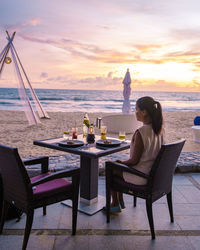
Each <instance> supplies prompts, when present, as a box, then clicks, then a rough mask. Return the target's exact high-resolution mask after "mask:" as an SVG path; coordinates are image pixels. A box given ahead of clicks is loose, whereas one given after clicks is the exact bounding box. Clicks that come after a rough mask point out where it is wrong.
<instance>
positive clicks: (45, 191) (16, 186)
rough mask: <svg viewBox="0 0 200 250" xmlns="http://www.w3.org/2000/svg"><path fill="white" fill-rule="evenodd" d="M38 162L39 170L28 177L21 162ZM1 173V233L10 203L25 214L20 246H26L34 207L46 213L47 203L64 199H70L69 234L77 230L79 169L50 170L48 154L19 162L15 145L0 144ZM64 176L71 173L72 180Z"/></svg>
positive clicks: (30, 163)
mask: <svg viewBox="0 0 200 250" xmlns="http://www.w3.org/2000/svg"><path fill="white" fill-rule="evenodd" d="M38 163H41V164H42V174H40V175H38V176H35V177H33V178H29V176H28V174H27V171H26V168H25V166H24V165H32V164H38ZM0 175H1V178H0V181H1V182H2V186H3V192H2V190H1V193H0V194H1V199H0V201H3V202H1V206H0V208H2V209H1V210H2V215H1V222H0V233H2V230H3V226H4V221H5V218H6V213H7V211H8V207H9V204H14V205H15V206H16V207H17V208H19V209H21V210H22V211H23V212H25V213H26V214H27V218H26V227H25V233H24V241H23V247H22V249H26V246H27V243H28V239H29V235H30V231H31V227H32V222H33V216H34V209H36V208H39V207H43V215H45V214H46V206H47V205H50V204H53V203H56V202H60V201H62V200H66V199H70V200H72V234H73V235H74V234H75V233H76V224H77V209H78V194H79V180H80V169H74V170H64V171H59V172H56V173H49V172H48V157H41V158H39V159H33V160H27V161H25V162H22V160H21V158H20V156H19V154H18V150H17V148H11V147H7V146H4V145H0ZM65 177H72V180H71V181H69V180H67V179H65ZM2 203H3V206H2Z"/></svg>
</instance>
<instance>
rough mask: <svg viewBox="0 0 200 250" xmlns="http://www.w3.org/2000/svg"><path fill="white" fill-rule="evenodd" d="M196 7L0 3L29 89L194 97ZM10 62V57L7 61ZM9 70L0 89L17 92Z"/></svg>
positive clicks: (83, 0)
mask: <svg viewBox="0 0 200 250" xmlns="http://www.w3.org/2000/svg"><path fill="white" fill-rule="evenodd" d="M199 13H200V1H199V0H168V1H161V0H73V1H71V0H42V1H41V0H28V1H27V0H0V51H2V49H3V48H4V46H5V45H6V44H7V39H6V32H5V31H6V30H8V32H9V34H10V35H11V34H12V33H13V32H14V31H16V35H15V38H14V42H13V44H14V46H15V49H16V50H17V52H18V55H19V57H20V59H21V62H22V64H23V66H24V69H25V71H26V73H27V75H28V77H29V80H30V82H31V84H32V86H33V87H34V88H47V89H100V90H120V89H122V88H123V84H122V81H123V78H124V76H125V73H126V70H127V68H129V71H130V74H131V79H132V82H131V88H132V90H140V91H194V92H199V91H200V15H199ZM8 56H10V57H11V55H10V54H9V55H8ZM17 86H18V78H17V75H16V72H15V69H14V63H13V62H12V63H11V64H9V65H5V67H4V69H3V72H2V74H1V78H0V87H17Z"/></svg>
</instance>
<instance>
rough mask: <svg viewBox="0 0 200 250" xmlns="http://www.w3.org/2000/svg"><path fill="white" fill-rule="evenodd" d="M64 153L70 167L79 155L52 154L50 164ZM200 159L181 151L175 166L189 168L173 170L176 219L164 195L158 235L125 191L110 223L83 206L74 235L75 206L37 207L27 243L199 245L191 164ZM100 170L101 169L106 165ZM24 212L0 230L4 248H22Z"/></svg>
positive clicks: (197, 194)
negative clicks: (44, 211)
mask: <svg viewBox="0 0 200 250" xmlns="http://www.w3.org/2000/svg"><path fill="white" fill-rule="evenodd" d="M122 156H124V157H125V156H126V155H123V154H122ZM66 157H67V160H68V163H70V165H71V167H74V166H75V163H77V160H78V159H76V157H74V156H72V155H71V156H70V155H68V156H56V157H50V168H51V170H53V171H55V170H59V169H63V163H64V162H65V165H66ZM115 157H117V156H115V155H112V158H110V157H109V159H111V160H114V159H115ZM118 157H119V155H118ZM199 159H200V158H199V153H182V154H181V157H180V159H179V163H178V166H179V169H178V168H177V170H178V171H179V172H180V169H181V168H182V170H184V171H182V172H186V170H188V171H187V173H184V174H183V173H181V174H180V173H178V174H175V176H174V180H173V206H174V223H170V219H169V212H168V207H167V203H166V198H165V197H163V198H162V199H160V200H158V201H157V202H155V203H154V205H153V213H154V224H155V229H156V240H154V241H152V240H151V236H150V231H149V224H148V220H147V216H146V208H145V202H144V201H143V200H142V199H138V204H137V207H136V208H134V207H133V205H132V204H133V201H132V197H131V196H127V195H125V203H126V209H124V210H122V212H121V213H119V214H116V215H112V216H111V222H110V223H109V224H107V223H106V216H105V214H103V212H101V211H100V212H98V213H97V214H95V215H93V216H88V215H85V214H83V213H80V212H79V213H78V222H77V234H76V236H71V208H69V207H67V206H64V205H63V204H61V203H57V204H55V205H51V206H48V207H47V215H46V216H43V215H42V209H37V210H35V217H34V221H33V226H32V231H31V235H30V238H29V242H28V247H27V249H41V250H45V249H48V250H49V249H51V250H52V249H56V250H59V249H62V250H65V249H68V250H70V249H73V250H75V249H78V250H81V249H83V250H87V249H91V250H98V249H100V250H102V249H105V250H107V249H108V250H110V249H115V250H118V249H119V250H122V249H127V250H129V249H130V250H134V249H137V250H138V249H142V250H143V249H144V250H146V249H154V250H160V249H163V250H168V249H170V250H171V249H180V250H184V249H185V250H190V249H196V250H199V249H200V173H194V172H193V173H190V171H191V169H192V170H194V169H196V170H197V171H198V170H199V163H200V162H199ZM69 160H70V161H69ZM103 160H105V159H103ZM103 160H102V161H103ZM102 161H100V165H101V164H102ZM55 164H57V167H56V169H55ZM102 168H103V167H102ZM30 170H37V169H29V171H30ZM101 172H102V173H103V170H102V171H101ZM99 194H101V195H103V196H105V177H104V176H99ZM25 218H26V216H25V215H24V214H23V215H22V219H21V221H20V222H16V221H15V220H10V221H7V222H6V223H5V226H4V231H3V234H2V235H0V249H1V250H11V249H12V250H13V249H15V250H18V249H21V246H22V241H23V233H24V231H23V229H24V227H25Z"/></svg>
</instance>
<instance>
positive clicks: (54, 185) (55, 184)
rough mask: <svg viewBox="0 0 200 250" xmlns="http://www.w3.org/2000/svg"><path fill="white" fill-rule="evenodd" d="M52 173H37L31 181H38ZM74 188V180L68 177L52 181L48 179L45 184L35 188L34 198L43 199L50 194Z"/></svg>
mask: <svg viewBox="0 0 200 250" xmlns="http://www.w3.org/2000/svg"><path fill="white" fill-rule="evenodd" d="M47 175H50V173H45V174H41V175H37V176H35V177H32V178H31V182H33V181H37V180H39V179H41V178H43V177H45V176H47ZM71 188H72V182H71V181H68V180H66V179H63V178H60V179H55V180H52V181H48V182H46V183H43V184H39V185H37V186H35V187H34V188H33V194H34V199H41V198H44V197H47V196H50V195H55V194H57V193H61V192H68V191H70V189H71Z"/></svg>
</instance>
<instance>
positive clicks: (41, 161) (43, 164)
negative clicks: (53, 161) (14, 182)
mask: <svg viewBox="0 0 200 250" xmlns="http://www.w3.org/2000/svg"><path fill="white" fill-rule="evenodd" d="M23 163H24V165H25V166H28V165H36V164H41V169H42V173H47V172H48V170H49V167H48V166H49V157H47V156H43V157H38V158H34V159H30V160H25V161H23Z"/></svg>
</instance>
